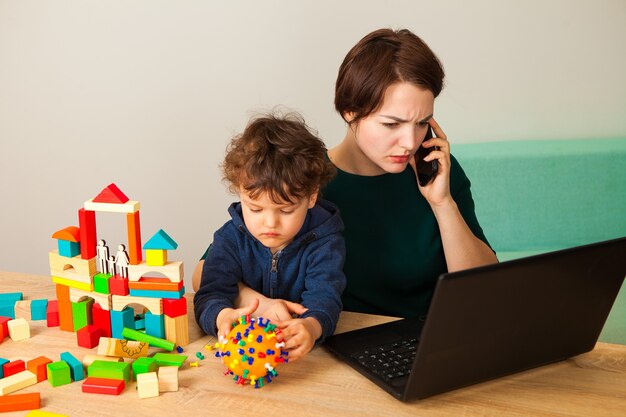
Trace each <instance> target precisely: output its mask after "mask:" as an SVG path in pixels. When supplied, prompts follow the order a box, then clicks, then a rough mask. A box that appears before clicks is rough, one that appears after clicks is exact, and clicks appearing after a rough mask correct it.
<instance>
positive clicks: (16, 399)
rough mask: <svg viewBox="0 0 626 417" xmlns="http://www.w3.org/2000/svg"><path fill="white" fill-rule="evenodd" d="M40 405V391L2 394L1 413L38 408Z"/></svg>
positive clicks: (0, 398)
mask: <svg viewBox="0 0 626 417" xmlns="http://www.w3.org/2000/svg"><path fill="white" fill-rule="evenodd" d="M39 407H41V396H40V394H39V393H38V392H30V393H28V394H13V395H3V396H0V413H7V412H9V411H21V410H36V409H38V408H39Z"/></svg>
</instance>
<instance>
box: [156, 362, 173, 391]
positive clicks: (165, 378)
mask: <svg viewBox="0 0 626 417" xmlns="http://www.w3.org/2000/svg"><path fill="white" fill-rule="evenodd" d="M158 374H159V392H174V391H178V366H161V367H159V370H158Z"/></svg>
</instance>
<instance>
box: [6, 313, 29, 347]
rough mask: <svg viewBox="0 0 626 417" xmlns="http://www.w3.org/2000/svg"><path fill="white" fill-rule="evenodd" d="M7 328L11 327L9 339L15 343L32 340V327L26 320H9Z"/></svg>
mask: <svg viewBox="0 0 626 417" xmlns="http://www.w3.org/2000/svg"><path fill="white" fill-rule="evenodd" d="M7 326H8V327H9V337H11V340H13V341H14V342H17V341H20V340H25V339H30V326H29V325H28V322H27V321H26V319H24V318H21V317H20V318H19V319H15V320H9V322H8V323H7Z"/></svg>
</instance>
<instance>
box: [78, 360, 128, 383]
mask: <svg viewBox="0 0 626 417" xmlns="http://www.w3.org/2000/svg"><path fill="white" fill-rule="evenodd" d="M87 376H90V377H94V378H108V379H118V380H119V379H123V380H124V382H130V364H129V363H128V362H109V361H100V360H98V361H93V362H92V363H91V365H89V367H88V368H87Z"/></svg>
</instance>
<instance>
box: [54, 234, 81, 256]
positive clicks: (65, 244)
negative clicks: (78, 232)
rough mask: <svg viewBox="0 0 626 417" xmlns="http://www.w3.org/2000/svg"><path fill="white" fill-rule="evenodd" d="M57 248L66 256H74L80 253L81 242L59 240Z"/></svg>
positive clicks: (60, 253)
mask: <svg viewBox="0 0 626 417" xmlns="http://www.w3.org/2000/svg"><path fill="white" fill-rule="evenodd" d="M57 248H58V250H59V255H61V256H66V257H68V258H73V257H74V256H78V255H80V243H79V242H69V241H67V240H60V239H59V240H58V241H57Z"/></svg>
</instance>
